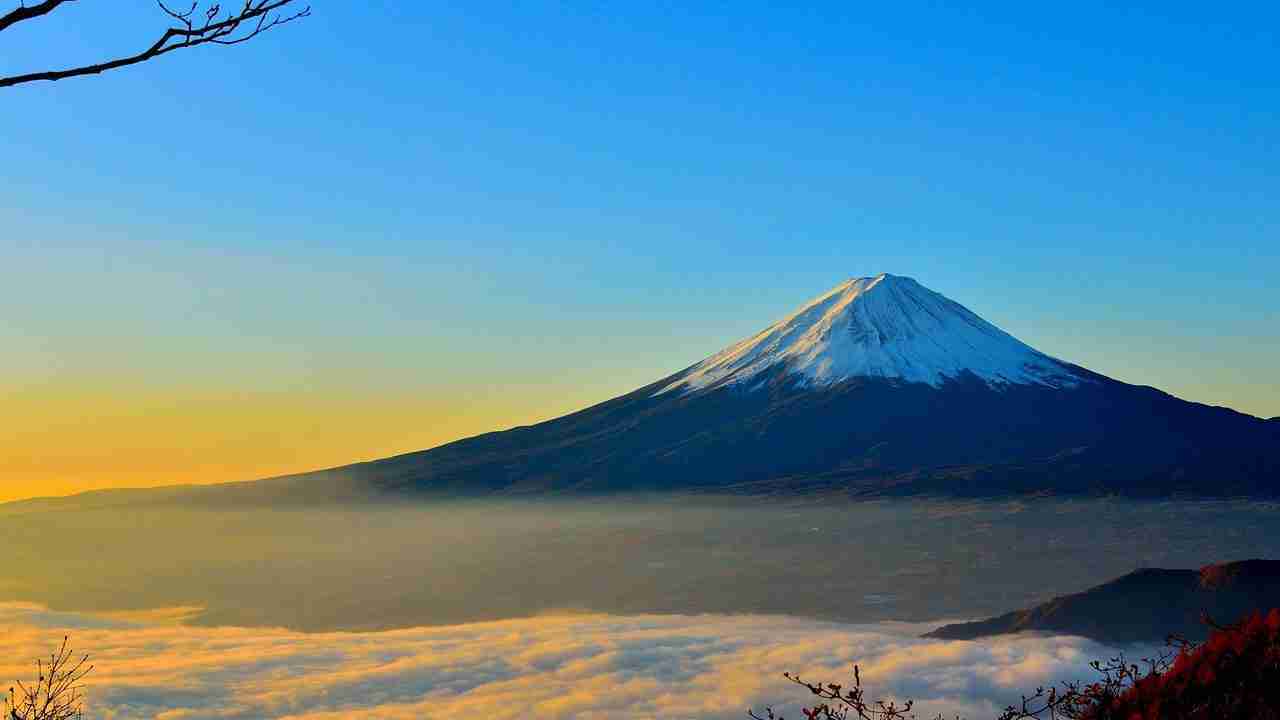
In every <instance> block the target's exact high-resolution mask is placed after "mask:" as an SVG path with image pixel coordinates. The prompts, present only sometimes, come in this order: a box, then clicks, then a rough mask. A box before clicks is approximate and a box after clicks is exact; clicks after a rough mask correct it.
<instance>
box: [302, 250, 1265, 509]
mask: <svg viewBox="0 0 1280 720" xmlns="http://www.w3.org/2000/svg"><path fill="white" fill-rule="evenodd" d="M1278 448H1280V425H1277V423H1274V422H1267V421H1264V420H1261V419H1258V418H1255V417H1252V416H1249V415H1244V414H1241V413H1238V412H1234V411H1232V410H1228V409H1225V408H1217V407H1209V406H1205V405H1200V404H1197V403H1190V402H1185V401H1183V400H1179V399H1177V398H1175V397H1172V396H1170V395H1168V394H1165V393H1163V392H1160V391H1158V390H1155V389H1153V388H1148V387H1140V386H1134V385H1128V384H1125V383H1121V382H1118V381H1115V380H1112V379H1110V378H1107V377H1104V376H1102V375H1098V374H1096V373H1092V372H1090V371H1088V370H1086V369H1084V368H1081V367H1078V366H1076V365H1072V364H1070V363H1066V362H1063V361H1061V360H1057V359H1054V358H1051V357H1049V356H1047V355H1044V354H1042V353H1040V352H1038V351H1036V350H1034V349H1032V348H1030V347H1028V346H1027V345H1025V344H1023V343H1021V342H1019V341H1018V340H1016V339H1015V338H1013V337H1011V336H1009V335H1008V334H1006V333H1004V332H1003V331H1001V330H999V329H998V328H996V327H995V326H993V325H991V324H989V323H987V322H985V321H983V320H982V319H981V318H978V317H977V316H976V315H974V314H973V313H971V312H970V311H968V310H967V309H965V308H963V307H962V306H960V305H959V304H957V303H954V302H952V301H950V300H948V299H946V298H944V297H943V296H941V295H938V294H937V293H934V292H932V291H930V290H927V289H926V288H924V287H922V286H921V285H919V284H918V283H916V282H915V281H913V280H910V279H907V278H900V277H895V276H891V275H881V276H877V277H874V278H859V279H856V280H851V281H849V282H846V283H843V284H841V285H840V286H838V287H837V288H835V289H833V290H832V291H831V292H828V293H826V294H824V295H822V296H820V297H819V298H817V299H815V300H814V301H812V302H811V303H809V304H807V305H805V306H804V307H802V308H801V309H800V310H799V311H798V312H796V313H795V314H793V315H791V316H789V317H788V318H786V319H784V320H783V321H781V322H779V323H776V324H774V325H772V326H770V327H769V328H767V329H766V330H765V331H763V332H761V333H759V334H758V335H756V336H754V337H752V338H749V339H748V340H745V341H743V342H742V343H738V344H736V345H734V346H732V347H730V348H728V349H726V350H725V351H723V352H721V353H717V354H716V355H714V356H712V357H710V358H708V359H707V360H704V361H703V362H701V363H698V364H696V365H694V366H692V367H690V368H688V369H686V370H684V371H682V372H680V373H676V374H675V375H672V376H670V377H667V378H663V379H661V380H658V381H657V382H655V383H652V384H651V385H649V386H646V387H643V388H640V389H639V390H636V391H634V392H632V393H629V394H627V395H624V396H621V397H618V398H615V399H613V400H609V401H607V402H604V403H601V404H599V405H596V406H593V407H590V408H587V409H585V410H582V411H579V412H576V413H573V414H571V415H567V416H564V417H561V418H557V419H555V420H550V421H547V422H543V423H539V424H537V425H532V426H528V427H520V428H515V429H512V430H508V431H505V432H496V433H488V434H485V435H480V436H477V437H473V438H469V439H465V440H460V441H457V442H453V443H449V444H447V445H443V446H440V447H437V448H434V449H431V450H427V451H423V452H417V453H411V454H408V455H402V456H398V457H393V458H388V459H385V460H379V461H375V462H370V463H362V464H359V465H354V466H350V467H347V468H339V469H337V470H334V471H327V472H324V473H317V474H311V475H307V476H301V477H299V478H291V479H286V480H284V481H278V482H286V483H293V484H296V485H297V487H298V488H299V489H305V488H312V489H314V488H318V487H329V486H330V485H331V486H332V487H333V488H334V489H331V490H326V491H325V492H333V493H338V494H341V493H344V492H354V491H355V490H353V488H359V489H367V490H373V491H378V492H388V493H397V494H398V493H447V494H457V493H464V494H491V493H503V494H529V493H539V494H540V493H572V492H619V491H668V490H716V491H729V492H757V493H760V492H801V491H803V492H813V491H829V492H841V493H853V494H900V493H943V494H955V495H994V494H1005V493H1027V492H1040V491H1052V492H1067V493H1076V492H1103V493H1124V494H1135V495H1168V494H1171V493H1194V494H1208V495H1224V494H1228V495H1235V494H1257V495H1269V494H1274V493H1276V492H1277V490H1278V489H1280V450H1278ZM326 482H327V483H328V485H326V484H325V483H326Z"/></svg>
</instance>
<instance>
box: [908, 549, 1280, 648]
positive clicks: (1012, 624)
mask: <svg viewBox="0 0 1280 720" xmlns="http://www.w3.org/2000/svg"><path fill="white" fill-rule="evenodd" d="M1273 607H1280V561H1278V560H1243V561H1240V562H1233V563H1224V564H1220V565H1208V566H1205V567H1203V568H1201V569H1199V570H1161V569H1157V568H1147V569H1143V570H1137V571H1135V572H1131V573H1129V574H1128V575H1125V576H1123V577H1120V578H1117V579H1115V580H1112V581H1111V582H1108V583H1105V584H1103V585H1098V586H1097V587H1093V588H1090V589H1088V590H1085V591H1084V592H1080V593H1075V594H1074V595H1063V596H1061V597H1056V598H1054V599H1052V600H1050V601H1049V602H1046V603H1044V604H1041V605H1037V606H1035V607H1033V608H1030V609H1028V610H1018V611H1015V612H1011V613H1006V614H1004V615H1000V616H999V617H994V618H989V619H987V620H980V621H978V622H970V623H958V624H955V625H944V626H942V627H940V628H938V629H937V630H934V631H933V632H930V633H927V634H926V635H925V637H931V638H940V639H944V640H973V639H976V638H981V637H989V636H991V635H1003V634H1006V633H1016V632H1031V631H1041V632H1050V633H1058V634H1069V635H1081V636H1084V637H1088V638H1093V639H1095V640H1100V641H1103V642H1112V643H1130V642H1159V641H1162V640H1164V639H1165V638H1166V637H1167V636H1168V635H1170V634H1176V635H1181V636H1183V637H1186V638H1188V639H1191V640H1200V639H1203V638H1204V637H1205V636H1206V635H1207V632H1208V627H1207V626H1206V625H1205V624H1204V622H1202V620H1201V617H1202V614H1207V615H1208V617H1209V618H1212V619H1213V620H1214V621H1215V622H1217V623H1223V624H1225V623H1232V622H1235V621H1236V620H1238V619H1240V618H1241V616H1243V615H1244V614H1245V613H1248V612H1250V611H1253V610H1262V611H1266V610H1270V609H1271V608H1273Z"/></svg>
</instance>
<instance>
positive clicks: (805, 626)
mask: <svg viewBox="0 0 1280 720" xmlns="http://www.w3.org/2000/svg"><path fill="white" fill-rule="evenodd" d="M187 614H189V613H188V612H187V610H186V609H183V610H181V611H174V612H163V611H161V612H156V613H151V614H131V615H127V616H113V617H95V616H89V615H83V614H77V613H61V612H53V611H50V610H47V609H45V608H41V607H39V606H35V605H29V604H0V628H2V631H0V678H3V679H10V678H13V679H17V678H21V677H25V676H26V675H27V674H29V673H30V668H29V667H28V666H27V665H26V664H25V663H20V662H18V660H19V659H21V658H35V657H36V656H37V655H40V654H43V653H47V652H48V650H49V649H50V645H51V644H52V643H54V642H56V641H57V640H59V639H60V637H61V634H62V632H63V631H64V630H65V631H67V632H70V633H71V635H72V637H73V642H74V645H75V647H76V648H77V649H78V650H83V651H87V652H90V653H91V654H92V656H93V662H94V663H95V664H96V666H97V667H96V669H95V670H94V672H93V674H92V676H91V678H92V682H91V684H90V688H89V698H90V703H91V704H90V708H89V709H90V716H91V717H94V718H104V720H112V719H116V718H153V717H154V718H160V719H162V720H195V719H197V718H244V719H249V718H253V719H255V720H256V719H259V718H297V719H301V718H307V719H308V720H321V719H324V720H339V719H341V720H351V719H352V718H391V719H395V718H458V717H484V718H486V720H489V719H495V720H496V719H501V718H512V719H514V718H552V719H564V720H569V719H572V718H605V717H608V718H653V717H661V718H672V719H682V718H737V719H741V718H744V717H745V711H746V709H747V708H748V707H757V708H759V707H762V706H763V705H765V704H766V703H771V702H772V703H774V704H775V705H776V706H782V707H786V708H791V709H792V712H791V713H789V714H790V715H797V716H798V713H796V712H795V711H794V708H795V707H797V706H798V704H799V703H800V702H803V701H804V700H805V699H806V698H805V691H804V690H803V689H802V688H797V687H795V686H792V685H789V684H788V683H787V682H786V681H785V680H783V679H782V678H781V677H780V674H781V673H782V671H784V670H791V671H798V672H800V673H802V674H803V675H805V676H807V677H812V678H815V679H819V678H821V679H824V680H838V681H839V680H843V679H844V678H845V677H846V676H847V675H848V672H849V670H850V668H851V666H852V665H853V663H854V662H857V663H859V664H860V665H861V666H862V677H863V681H864V683H865V684H866V685H867V686H868V687H869V689H870V691H871V692H872V693H877V694H880V693H885V694H892V695H894V696H896V697H898V698H914V699H915V700H916V702H917V705H916V706H917V709H918V710H919V711H920V712H919V715H920V716H921V717H932V716H933V714H935V713H937V712H944V713H946V714H947V715H948V716H951V715H954V714H956V713H960V714H963V715H966V716H967V717H970V718H974V719H975V720H976V719H977V718H985V717H991V716H994V715H995V714H996V712H997V710H998V708H999V707H1003V706H1004V705H1006V704H1008V703H1010V702H1013V701H1015V700H1016V699H1017V698H1018V696H1019V695H1020V693H1022V692H1025V691H1029V690H1031V689H1033V688H1034V687H1035V686H1037V685H1039V684H1044V683H1049V682H1053V681H1056V680H1059V679H1063V678H1066V677H1068V676H1084V675H1087V672H1086V671H1087V668H1086V664H1087V662H1088V661H1089V660H1090V659H1094V658H1098V657H1104V656H1107V655H1108V653H1109V650H1108V649H1107V648H1104V647H1102V646H1099V645H1096V644H1094V643H1091V642H1088V641H1086V640H1082V639H1080V638H1068V637H1017V638H1003V639H999V640H995V641H991V642H981V643H978V642H944V641H931V640H921V639H919V638H917V637H915V636H916V635H918V634H919V632H921V631H922V630H923V629H924V628H923V627H921V626H915V625H901V624H881V625H876V626H850V625H841V624H834V623H825V622H818V621H813V620H803V619H797V618H786V617H770V616H722V615H719V616H713V615H704V616H656V615H645V616H611V615H580V616H573V615H567V616H555V617H537V618H527V619H518V620H505V621H500V622H485V623H471V624H466V625H452V626H444V627H419V628H411V629H405V630H394V631H386V632H359V633H323V634H307V633H299V632H294V631H289V630H281V629H263V628H203V627H192V626H185V625H180V624H176V622H175V621H176V620H179V619H181V618H182V617H185V616H186V615H187Z"/></svg>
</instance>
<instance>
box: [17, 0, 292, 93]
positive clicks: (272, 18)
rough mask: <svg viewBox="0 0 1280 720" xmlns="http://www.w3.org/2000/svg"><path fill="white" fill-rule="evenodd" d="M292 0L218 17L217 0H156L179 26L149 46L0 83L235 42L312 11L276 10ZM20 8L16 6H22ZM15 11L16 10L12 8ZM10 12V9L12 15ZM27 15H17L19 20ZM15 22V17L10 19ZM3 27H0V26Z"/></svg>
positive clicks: (258, 3)
mask: <svg viewBox="0 0 1280 720" xmlns="http://www.w3.org/2000/svg"><path fill="white" fill-rule="evenodd" d="M66 1H68V0H58V1H57V2H53V0H50V1H49V2H44V3H41V5H42V6H43V5H50V4H51V3H52V7H49V8H47V9H45V10H43V11H42V12H41V13H40V14H43V13H45V12H48V11H49V10H52V9H53V7H56V6H57V5H58V4H59V3H60V2H66ZM294 1H295V0H245V2H244V6H243V7H242V8H240V10H239V11H238V12H236V13H234V14H228V15H227V16H226V17H224V18H222V19H221V20H219V19H218V18H219V17H220V15H221V13H222V6H221V5H220V4H214V5H210V6H209V7H208V9H206V10H204V11H203V13H199V14H198V13H197V10H198V8H199V2H198V0H197V1H196V2H192V3H191V7H190V8H188V9H186V10H185V11H178V10H174V9H172V8H170V7H169V6H167V5H165V3H164V2H162V1H161V0H157V4H158V5H159V6H160V9H161V10H162V11H164V13H165V14H166V15H168V16H169V17H171V18H173V19H174V20H177V21H178V22H179V23H180V24H181V26H180V27H170V28H168V29H167V30H165V31H164V34H163V35H161V36H160V38H159V39H158V40H156V41H155V42H154V43H152V44H151V46H150V47H148V48H147V49H145V50H143V51H142V52H140V53H138V54H136V55H130V56H129V57H123V58H119V59H116V60H109V61H106V62H101V63H95V64H93V65H84V66H82V67H77V68H70V69H67V70H49V71H45V72H36V73H28V74H26V75H13V76H11V77H5V78H0V87H9V86H11V85H19V84H21V83H28V82H35V81H37V80H62V79H64V78H70V77H78V76H80V75H96V74H98V73H101V72H104V71H107V70H114V69H115V68H119V67H125V66H127V65H135V64H137V63H140V62H144V61H146V60H150V59H151V58H154V57H159V56H160V55H164V54H166V53H169V52H173V51H174V50H179V49H181V48H192V47H196V46H198V45H206V44H214V45H237V44H239V43H242V42H245V41H247V40H251V39H253V38H255V37H257V36H258V35H260V34H262V33H264V32H266V31H268V30H270V29H271V28H274V27H276V26H279V25H283V24H285V23H287V22H291V21H293V20H297V19H298V18H303V17H307V16H308V15H310V14H311V6H310V5H308V6H307V7H305V8H303V9H301V10H299V11H298V12H295V13H293V14H291V15H286V14H283V13H277V12H275V11H276V10H278V9H280V8H282V7H284V6H285V5H289V4H291V3H293V2H294ZM36 7H38V6H32V8H30V9H31V10H35V9H36ZM22 9H23V8H19V10H22ZM14 12H18V11H17V10H15V11H14ZM12 14H13V13H10V15H12ZM201 15H202V16H203V22H199V19H200V16H201ZM5 17H6V18H7V17H9V16H8V15H6V16H5ZM22 19H26V18H18V20H22ZM13 22H17V20H15V21H13ZM11 24H12V23H11ZM0 29H3V28H0Z"/></svg>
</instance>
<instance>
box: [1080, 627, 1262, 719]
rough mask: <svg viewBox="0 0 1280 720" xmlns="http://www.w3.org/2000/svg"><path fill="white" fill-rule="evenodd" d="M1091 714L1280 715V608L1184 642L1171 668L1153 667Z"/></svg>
mask: <svg viewBox="0 0 1280 720" xmlns="http://www.w3.org/2000/svg"><path fill="white" fill-rule="evenodd" d="M1085 717H1086V718H1087V719H1088V720H1094V719H1096V720H1112V719H1115V720H1166V719H1170V720H1210V719H1213V720H1220V719H1224V718H1251V719H1255V720H1280V608H1277V609H1274V610H1272V611H1271V612H1269V613H1267V614H1266V615H1263V614H1262V613H1254V614H1253V615H1250V616H1249V617H1247V618H1245V619H1244V620H1242V621H1241V622H1239V623H1238V624H1236V625H1234V626H1231V627H1227V628H1221V629H1219V630H1217V631H1215V632H1214V633H1212V634H1211V635H1210V636H1209V639H1208V640H1206V641H1205V642H1204V643H1203V644H1201V645H1199V646H1196V647H1194V648H1191V647H1184V648H1183V649H1182V650H1181V651H1180V652H1179V653H1178V655H1177V657H1176V658H1175V659H1174V661H1173V664H1172V666H1171V667H1170V668H1169V669H1168V670H1166V671H1165V672H1159V673H1152V674H1149V675H1147V676H1146V677H1143V678H1140V679H1139V680H1137V681H1136V682H1135V683H1134V684H1133V685H1132V687H1130V688H1128V690H1127V691H1125V692H1124V693H1122V694H1120V695H1119V696H1117V697H1115V698H1110V699H1109V701H1108V702H1106V703H1098V704H1096V705H1095V706H1094V707H1093V708H1091V710H1090V713H1089V714H1088V715H1086V716H1085Z"/></svg>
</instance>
